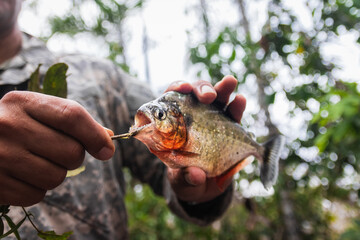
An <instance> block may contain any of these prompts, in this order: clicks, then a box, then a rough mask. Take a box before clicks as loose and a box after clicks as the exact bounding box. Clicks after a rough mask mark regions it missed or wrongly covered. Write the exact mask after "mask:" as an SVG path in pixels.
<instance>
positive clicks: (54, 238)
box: [38, 231, 73, 240]
mask: <svg viewBox="0 0 360 240" xmlns="http://www.w3.org/2000/svg"><path fill="white" fill-rule="evenodd" d="M71 234H73V232H72V231H70V232H66V233H63V234H61V235H58V234H56V233H55V232H54V231H46V232H38V236H39V237H40V238H41V239H44V240H66V239H68V238H69V237H70V235H71Z"/></svg>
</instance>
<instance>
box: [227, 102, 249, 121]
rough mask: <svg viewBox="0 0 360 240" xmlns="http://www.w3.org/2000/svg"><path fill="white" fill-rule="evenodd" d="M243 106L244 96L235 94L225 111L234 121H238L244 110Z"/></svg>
mask: <svg viewBox="0 0 360 240" xmlns="http://www.w3.org/2000/svg"><path fill="white" fill-rule="evenodd" d="M245 106H246V99H245V97H244V96H242V95H236V96H235V99H234V100H233V101H232V102H231V103H230V104H229V105H228V107H227V109H226V111H227V113H228V114H230V116H231V117H232V118H233V119H234V120H235V121H236V122H240V121H241V118H242V115H243V113H244V111H245Z"/></svg>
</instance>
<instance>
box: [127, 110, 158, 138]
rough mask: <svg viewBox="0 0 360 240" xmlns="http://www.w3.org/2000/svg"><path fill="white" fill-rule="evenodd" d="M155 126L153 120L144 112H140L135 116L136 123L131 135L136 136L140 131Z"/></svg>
mask: <svg viewBox="0 0 360 240" xmlns="http://www.w3.org/2000/svg"><path fill="white" fill-rule="evenodd" d="M152 124H153V121H152V120H151V118H150V117H149V116H148V115H147V114H146V113H145V112H142V111H138V112H137V113H136V115H135V123H134V125H133V126H132V127H131V128H130V132H131V135H132V136H134V135H136V134H138V133H139V132H140V131H142V130H144V129H146V128H148V127H150V126H151V125H152Z"/></svg>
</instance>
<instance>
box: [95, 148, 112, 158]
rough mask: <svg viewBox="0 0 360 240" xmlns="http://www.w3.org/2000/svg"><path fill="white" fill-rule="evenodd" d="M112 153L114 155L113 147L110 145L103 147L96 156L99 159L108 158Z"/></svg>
mask: <svg viewBox="0 0 360 240" xmlns="http://www.w3.org/2000/svg"><path fill="white" fill-rule="evenodd" d="M113 155H114V148H110V147H103V148H102V149H101V150H100V151H99V153H98V156H99V158H100V159H101V160H108V159H110V158H111V157H112V156H113Z"/></svg>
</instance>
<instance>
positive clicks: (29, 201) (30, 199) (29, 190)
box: [0, 175, 46, 207]
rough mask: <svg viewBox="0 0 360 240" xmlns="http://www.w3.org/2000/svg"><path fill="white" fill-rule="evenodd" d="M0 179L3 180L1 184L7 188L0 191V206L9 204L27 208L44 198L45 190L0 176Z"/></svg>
mask: <svg viewBox="0 0 360 240" xmlns="http://www.w3.org/2000/svg"><path fill="white" fill-rule="evenodd" d="M0 178H1V179H2V180H3V182H2V184H4V186H7V187H6V188H5V189H1V191H0V199H1V201H0V205H7V204H9V203H11V205H14V206H23V207H27V206H31V205H34V204H36V203H38V202H40V201H41V200H42V199H43V198H44V197H45V194H46V190H43V189H40V188H36V187H34V186H32V185H30V184H27V183H25V182H23V181H21V180H17V179H15V178H11V177H8V176H1V175H0ZM24 196H26V197H24Z"/></svg>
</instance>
